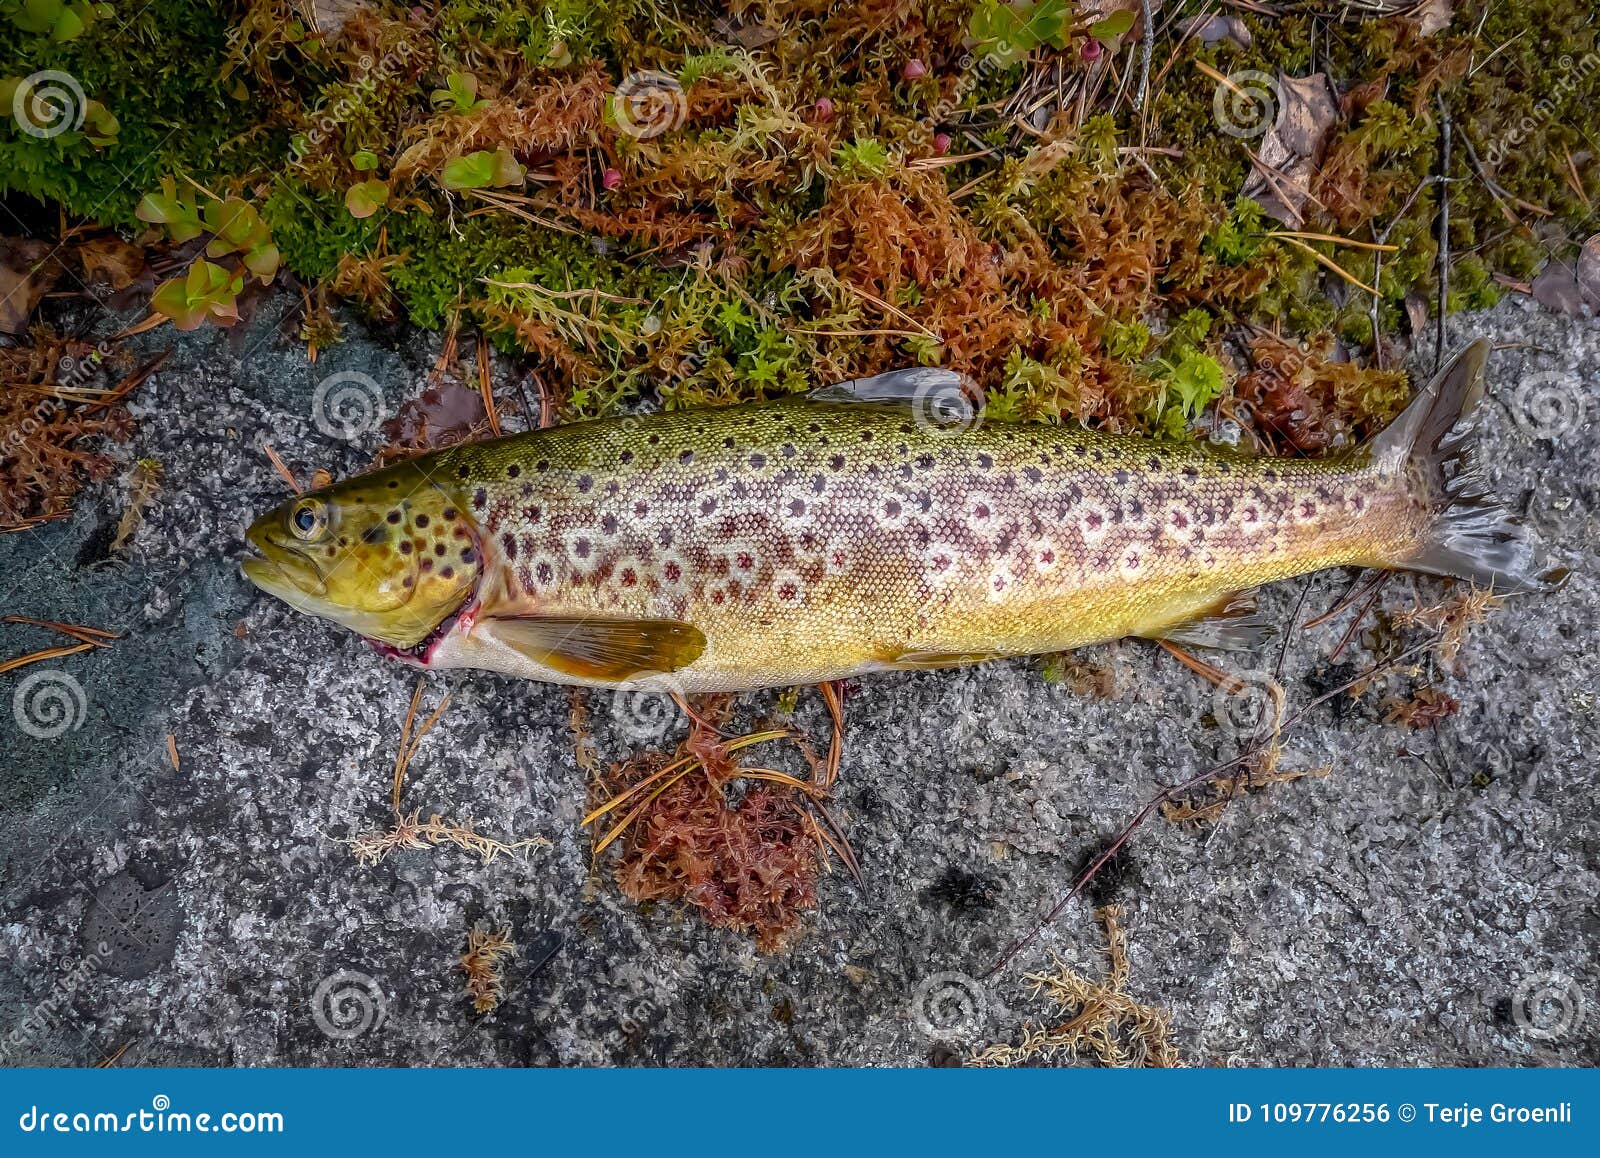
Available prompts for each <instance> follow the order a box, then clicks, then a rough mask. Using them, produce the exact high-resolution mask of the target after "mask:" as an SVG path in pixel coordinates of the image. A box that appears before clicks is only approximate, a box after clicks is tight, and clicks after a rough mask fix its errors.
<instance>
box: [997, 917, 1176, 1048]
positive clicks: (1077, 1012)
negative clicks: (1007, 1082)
mask: <svg viewBox="0 0 1600 1158" xmlns="http://www.w3.org/2000/svg"><path fill="white" fill-rule="evenodd" d="M1095 917H1096V919H1097V920H1099V922H1100V924H1101V926H1102V927H1103V928H1104V929H1105V934H1106V953H1107V956H1108V957H1109V959H1110V960H1109V968H1108V970H1107V972H1106V975H1105V976H1104V977H1103V978H1101V979H1099V980H1094V979H1091V978H1089V977H1086V976H1084V975H1083V974H1082V973H1079V972H1077V971H1076V970H1074V969H1072V968H1070V967H1069V966H1067V965H1066V964H1065V963H1063V962H1062V961H1060V960H1059V959H1058V960H1057V961H1056V968H1055V970H1054V972H1050V973H1029V974H1027V980H1028V982H1029V983H1030V984H1031V985H1032V986H1033V996H1034V997H1035V998H1040V997H1043V998H1044V999H1046V1000H1047V1001H1048V1002H1049V1003H1050V1005H1051V1006H1053V1007H1054V1009H1055V1010H1056V1011H1057V1014H1058V1015H1059V1016H1063V1017H1065V1018H1066V1020H1064V1021H1053V1023H1045V1024H1036V1023H1034V1022H1028V1023H1026V1024H1024V1026H1023V1028H1022V1040H1021V1041H1020V1042H1019V1043H1017V1044H1015V1045H1009V1044H1006V1045H992V1046H989V1047H988V1048H987V1049H984V1050H981V1051H979V1052H978V1053H976V1054H974V1055H973V1056H972V1058H971V1059H970V1061H969V1064H971V1065H975V1066H1019V1065H1025V1064H1030V1063H1035V1062H1051V1061H1057V1060H1061V1059H1064V1058H1080V1057H1091V1058H1093V1059H1094V1060H1096V1061H1098V1062H1099V1063H1100V1064H1101V1065H1104V1066H1117V1067H1152V1068H1173V1067H1177V1066H1181V1065H1183V1061H1182V1060H1181V1059H1180V1058H1179V1057H1178V1051H1177V1049H1176V1048H1175V1047H1174V1046H1173V1044H1172V1041H1171V1028H1170V1024H1169V1021H1168V1018H1167V1015H1166V1014H1165V1013H1164V1012H1162V1011H1161V1010H1159V1009H1157V1008H1155V1007H1154V1006H1150V1005H1145V1004H1142V1003H1140V1002H1139V1001H1136V1000H1135V999H1134V998H1133V997H1131V996H1130V995H1129V994H1128V984H1129V982H1130V981H1131V979H1132V970H1131V969H1130V967H1129V964H1128V934H1127V932H1126V931H1125V930H1124V929H1123V927H1122V917H1123V912H1122V908H1121V906H1120V905H1107V906H1106V907H1104V908H1102V909H1097V910H1096V911H1095Z"/></svg>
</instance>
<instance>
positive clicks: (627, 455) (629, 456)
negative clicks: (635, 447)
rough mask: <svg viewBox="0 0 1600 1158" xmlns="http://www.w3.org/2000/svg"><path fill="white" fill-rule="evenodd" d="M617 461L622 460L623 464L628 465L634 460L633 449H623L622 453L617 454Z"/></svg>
mask: <svg viewBox="0 0 1600 1158" xmlns="http://www.w3.org/2000/svg"><path fill="white" fill-rule="evenodd" d="M617 461H618V462H620V463H621V464H622V465H623V466H627V465H628V464H629V463H630V462H632V461H633V451H631V450H625V451H623V452H622V453H621V454H619V455H617Z"/></svg>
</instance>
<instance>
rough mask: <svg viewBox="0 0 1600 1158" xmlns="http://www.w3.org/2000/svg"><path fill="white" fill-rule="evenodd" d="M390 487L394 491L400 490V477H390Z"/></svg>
mask: <svg viewBox="0 0 1600 1158" xmlns="http://www.w3.org/2000/svg"><path fill="white" fill-rule="evenodd" d="M389 489H390V490H392V491H393V490H399V489H400V480H399V479H395V478H392V479H390V480H389Z"/></svg>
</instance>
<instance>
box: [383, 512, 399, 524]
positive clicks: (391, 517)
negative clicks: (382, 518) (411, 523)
mask: <svg viewBox="0 0 1600 1158" xmlns="http://www.w3.org/2000/svg"><path fill="white" fill-rule="evenodd" d="M386 521H388V522H390V523H398V522H399V521H400V512H399V511H390V512H389V514H388V517H387V520H386Z"/></svg>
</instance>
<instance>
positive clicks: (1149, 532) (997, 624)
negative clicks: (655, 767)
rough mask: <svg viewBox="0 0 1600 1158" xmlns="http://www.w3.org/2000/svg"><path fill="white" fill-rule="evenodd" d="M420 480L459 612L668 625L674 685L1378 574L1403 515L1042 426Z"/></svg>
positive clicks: (809, 435)
mask: <svg viewBox="0 0 1600 1158" xmlns="http://www.w3.org/2000/svg"><path fill="white" fill-rule="evenodd" d="M431 473H435V475H436V477H440V478H441V479H442V481H443V482H444V485H454V486H455V487H457V488H458V493H459V497H460V501H461V503H462V505H463V508H464V509H465V510H466V511H467V513H468V515H469V516H470V518H471V519H472V520H473V521H474V523H475V524H476V525H477V526H478V527H480V528H481V538H482V554H483V557H484V566H485V578H484V581H483V586H482V587H481V588H480V592H479V602H480V607H481V616H482V617H486V618H492V617H494V616H507V615H510V616H540V615H554V616H577V617H585V616H593V617H597V618H603V619H619V618H621V619H632V618H637V619H670V620H679V621H683V622H687V623H691V624H693V625H695V626H696V627H698V628H699V629H700V630H701V631H702V632H704V634H705V636H706V648H705V652H704V654H703V655H702V656H701V657H700V658H699V659H698V660H696V661H695V662H694V663H692V664H690V665H689V666H688V667H686V668H684V669H682V670H680V671H677V672H675V673H673V679H672V682H673V684H674V686H676V687H678V688H680V689H682V690H685V691H732V690H741V689H748V688H756V687H763V686H769V685H792V684H805V683H814V682H818V681H821V680H828V679H836V678H840V677H844V676H851V675H856V674H860V673H863V672H870V671H878V670H884V669H890V668H896V667H903V666H940V665H941V660H944V659H946V658H948V661H949V662H959V660H958V659H957V657H968V656H970V657H973V658H981V657H989V656H997V655H1029V654H1035V653H1040V652H1051V651H1058V650H1062V649H1065V648H1070V647H1076V646H1079V645H1081V644H1086V643H1092V642H1097V641H1102V640H1109V639H1115V638H1118V637H1120V636H1123V635H1137V634H1149V633H1152V632H1155V631H1158V630H1159V629H1161V628H1163V627H1165V626H1168V625H1170V624H1174V623H1178V622H1181V621H1183V620H1186V619H1189V618H1191V617H1193V616H1194V615H1195V614H1196V613H1197V612H1198V611H1199V610H1201V609H1202V608H1205V607H1207V606H1209V605H1211V604H1213V603H1215V602H1216V601H1217V600H1218V599H1219V598H1220V597H1222V596H1224V595H1226V594H1228V593H1230V592H1234V591H1237V590H1239V589H1241V588H1247V587H1252V586H1254V585H1256V584H1259V583H1263V582H1267V581H1269V580H1273V579H1279V578H1283V577H1285V576H1290V575H1296V574H1300V573H1303V572H1306V571H1311V570H1316V569H1319V568H1323V567H1331V566H1337V565H1340V564H1362V563H1371V562H1379V561H1387V560H1390V559H1394V558H1398V557H1401V556H1402V555H1403V554H1404V552H1405V550H1406V548H1407V546H1408V545H1409V544H1410V543H1411V542H1412V541H1413V540H1414V539H1415V537H1416V535H1417V534H1418V532H1419V531H1420V529H1421V528H1422V527H1423V526H1425V524H1426V522H1427V511H1426V507H1425V506H1424V505H1423V504H1422V503H1420V502H1419V501H1417V500H1416V499H1415V498H1413V496H1412V495H1411V494H1410V492H1409V491H1408V490H1407V488H1406V486H1405V485H1404V480H1403V478H1402V477H1400V476H1398V475H1395V474H1389V475H1385V473H1384V472H1382V471H1381V470H1379V469H1377V468H1373V467H1360V466H1355V467H1352V466H1349V465H1340V464H1337V463H1320V462H1308V461H1290V462H1283V461H1273V460H1268V461H1255V460H1250V459H1246V458H1242V457H1238V456H1232V455H1223V454H1215V453H1208V452H1206V451H1203V450H1198V449H1192V448H1184V447H1178V446H1170V445H1164V444H1158V443H1153V442H1149V441H1144V440H1139V439H1134V438H1117V437H1106V436H1099V435H1095V434H1091V433H1070V432H1067V431H1063V430H1061V429H1058V428H1051V427H1043V426H1022V425H1009V424H1000V423H988V424H984V425H982V426H980V427H978V428H976V429H974V430H971V431H969V432H966V433H961V434H956V435H947V434H940V433H937V432H930V431H928V430H926V429H924V428H923V427H921V426H919V425H918V424H917V423H916V422H914V421H912V420H911V419H910V418H909V417H908V416H907V415H906V414H905V413H904V412H902V411H899V410H896V409H895V408H892V407H883V406H873V405H854V406H851V405H821V404H814V403H805V402H796V403H790V404H777V405H771V404H769V405H752V406H740V407H733V408H729V409H726V410H718V411H709V412H701V413H672V414H664V415H659V416H655V417H650V418H642V419H634V420H627V421H612V422H597V423H587V424H581V425H575V426H570V427H564V428H557V429H552V430H548V431H543V432H539V433H534V434H526V435H521V436H517V437H512V438H508V439H502V440H499V441H495V442H488V443H482V444H477V445H472V446H466V447H462V448H460V449H458V450H454V451H450V452H447V453H446V454H445V455H444V456H442V458H441V460H440V462H439V469H438V470H437V471H436V472H431ZM452 480H453V481H452ZM479 622H480V623H482V622H483V619H482V618H480V620H479ZM429 662H430V663H431V664H432V665H434V666H461V667H485V668H491V669H496V670H501V671H508V672H511V673H513V674H517V675H524V676H529V677H531V678H536V679H561V680H562V681H563V682H573V681H571V680H569V679H565V678H564V677H561V676H558V675H556V674H554V673H552V672H550V671H548V670H540V669H539V665H537V664H533V663H530V662H529V661H528V660H527V659H526V658H525V657H524V656H522V655H520V654H518V653H517V652H515V651H510V650H507V649H506V648H504V647H502V646H500V645H499V644H498V643H497V641H496V640H495V637H494V633H493V632H492V631H489V632H483V633H477V632H467V633H460V632H452V633H451V634H450V635H449V636H447V637H446V638H445V639H444V640H443V641H442V642H441V643H440V645H439V646H438V647H436V648H435V649H434V651H433V652H432V654H431V656H430V658H429Z"/></svg>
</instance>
